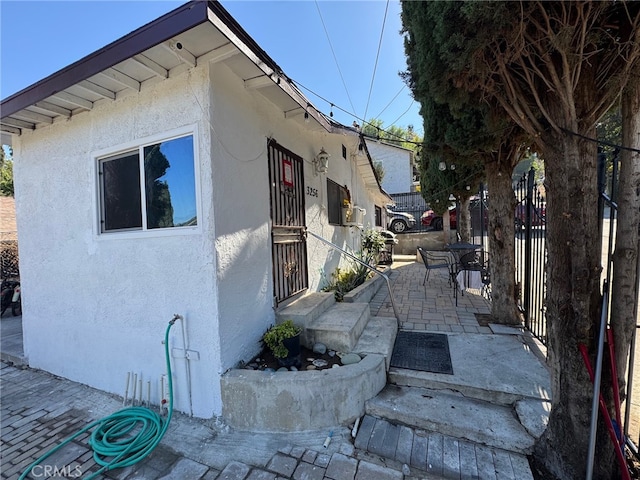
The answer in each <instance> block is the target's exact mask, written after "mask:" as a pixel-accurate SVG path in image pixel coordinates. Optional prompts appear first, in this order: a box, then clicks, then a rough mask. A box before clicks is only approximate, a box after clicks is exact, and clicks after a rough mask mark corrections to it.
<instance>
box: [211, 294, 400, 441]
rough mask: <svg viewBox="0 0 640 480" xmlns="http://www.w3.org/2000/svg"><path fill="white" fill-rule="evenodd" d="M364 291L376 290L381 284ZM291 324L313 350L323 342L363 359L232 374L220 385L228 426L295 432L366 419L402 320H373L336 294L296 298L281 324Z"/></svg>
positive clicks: (364, 310) (384, 377) (365, 307)
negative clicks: (319, 366) (300, 330)
mask: <svg viewBox="0 0 640 480" xmlns="http://www.w3.org/2000/svg"><path fill="white" fill-rule="evenodd" d="M365 286H366V287H367V288H372V289H377V288H379V286H380V282H371V283H370V284H369V285H365ZM360 295H364V297H365V298H366V297H367V296H368V295H369V294H367V293H366V292H364V293H363V292H362V291H360ZM287 319H291V320H293V322H294V323H295V324H296V325H299V326H301V327H303V328H304V331H303V333H302V335H301V341H302V344H303V345H304V346H306V347H307V348H312V347H313V345H314V344H315V343H316V342H321V343H323V344H325V345H326V346H327V347H328V348H330V349H333V350H336V351H338V352H342V353H358V354H359V355H360V356H361V357H363V358H362V360H361V361H360V362H358V363H355V364H352V365H344V366H342V367H340V368H329V369H323V370H318V371H295V372H292V371H286V372H271V373H269V372H263V371H254V370H244V369H231V370H229V371H228V372H226V373H225V374H224V375H223V376H222V379H221V382H220V385H221V393H222V405H223V411H222V417H223V419H224V421H225V423H226V424H227V425H229V426H231V427H233V428H237V429H239V430H252V431H270V432H292V431H304V430H310V429H320V428H332V427H335V426H336V425H346V424H349V423H352V422H353V421H355V419H356V418H358V417H361V416H362V415H363V414H364V411H365V402H366V401H367V400H369V399H371V398H373V397H375V395H377V394H378V393H379V392H380V391H381V390H382V389H383V388H384V386H385V385H386V382H387V371H388V369H389V363H390V361H391V354H392V352H393V345H394V343H395V338H396V334H397V331H398V326H397V320H396V319H395V318H385V317H373V318H371V311H370V307H369V304H368V303H358V302H354V303H347V302H342V303H336V302H335V300H334V296H333V294H332V293H312V294H309V295H305V296H304V297H301V298H299V299H297V300H296V301H294V302H292V303H291V304H289V305H287V306H286V307H284V308H282V309H281V310H280V311H279V312H278V313H277V321H278V322H282V321H284V320H287ZM274 405H278V406H279V407H280V408H278V409H275V408H274Z"/></svg>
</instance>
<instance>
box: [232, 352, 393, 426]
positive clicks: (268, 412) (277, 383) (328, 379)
mask: <svg viewBox="0 0 640 480" xmlns="http://www.w3.org/2000/svg"><path fill="white" fill-rule="evenodd" d="M386 381H387V375H386V370H385V361H384V357H383V356H382V355H367V356H366V357H365V358H363V359H362V361H361V362H359V363H356V364H353V365H345V366H342V367H339V368H330V369H325V370H318V371H300V372H262V371H257V370H239V369H234V370H230V371H228V372H227V373H225V374H224V375H223V376H222V379H221V390H222V405H223V407H222V417H223V420H224V422H225V423H226V424H227V425H229V426H230V427H233V428H236V429H238V430H250V431H266V432H295V431H303V430H314V429H322V428H331V427H335V426H338V425H345V424H348V423H350V422H352V421H354V420H355V419H356V418H358V417H360V416H362V415H363V414H364V406H365V402H366V401H367V400H369V399H370V398H373V397H375V396H376V395H377V394H378V393H379V392H380V391H381V390H382V389H383V388H384V386H385V384H386Z"/></svg>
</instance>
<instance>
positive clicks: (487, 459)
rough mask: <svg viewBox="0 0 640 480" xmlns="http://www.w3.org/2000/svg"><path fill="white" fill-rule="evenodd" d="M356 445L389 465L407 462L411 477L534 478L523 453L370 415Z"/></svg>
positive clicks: (531, 479)
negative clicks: (382, 458) (386, 460)
mask: <svg viewBox="0 0 640 480" xmlns="http://www.w3.org/2000/svg"><path fill="white" fill-rule="evenodd" d="M354 446H355V448H357V449H359V450H364V451H366V452H368V453H370V454H373V455H376V456H380V457H384V458H385V459H389V460H390V461H389V462H385V464H387V465H388V464H394V463H396V464H398V465H408V466H409V467H410V470H411V475H412V477H411V478H423V477H426V478H438V479H440V478H446V479H449V478H455V479H463V480H464V479H482V480H489V479H494V480H495V479H498V478H499V479H505V480H533V475H532V473H531V469H530V468H529V463H528V461H527V458H526V457H525V456H524V455H521V454H518V453H514V452H510V451H506V450H502V449H498V448H492V447H487V446H485V445H481V444H478V443H474V442H470V441H468V440H463V439H459V438H456V437H454V436H451V435H443V434H441V433H437V432H428V431H425V430H422V429H416V428H411V427H408V426H406V425H402V424H397V423H394V422H390V421H388V420H386V419H383V418H377V417H374V416H371V415H365V416H364V418H363V419H362V423H361V424H360V428H359V430H358V434H357V435H356V439H355V442H354ZM389 466H391V465H389ZM405 469H406V467H405ZM416 469H417V470H418V472H416V471H415V470H416ZM420 472H424V474H422V473H420Z"/></svg>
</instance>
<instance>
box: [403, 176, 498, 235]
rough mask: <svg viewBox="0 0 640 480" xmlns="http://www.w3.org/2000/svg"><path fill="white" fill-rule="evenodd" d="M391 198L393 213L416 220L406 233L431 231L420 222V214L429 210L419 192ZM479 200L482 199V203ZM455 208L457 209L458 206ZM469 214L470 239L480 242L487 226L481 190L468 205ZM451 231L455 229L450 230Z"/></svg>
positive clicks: (485, 209)
mask: <svg viewBox="0 0 640 480" xmlns="http://www.w3.org/2000/svg"><path fill="white" fill-rule="evenodd" d="M391 198H393V201H394V203H395V207H394V208H393V210H394V211H396V212H405V213H410V214H411V215H413V216H414V217H415V219H416V225H415V227H413V228H412V229H411V230H409V231H408V232H407V233H420V232H429V231H432V230H433V227H431V226H429V227H426V226H424V225H422V223H421V222H420V218H421V217H422V214H423V213H424V212H425V211H427V210H429V209H430V208H431V207H429V205H427V203H426V202H425V200H424V198H422V194H421V193H420V192H408V193H392V194H391ZM479 199H482V201H480V200H479ZM457 207H458V208H459V205H458V206H457ZM469 214H470V217H471V239H472V240H473V241H478V242H480V241H482V240H483V239H484V238H485V236H486V232H487V225H488V210H487V202H486V195H483V192H482V188H481V190H480V193H479V194H478V197H477V198H476V199H475V200H473V201H472V202H471V204H470V205H469ZM456 217H457V216H456ZM452 230H456V229H455V228H452Z"/></svg>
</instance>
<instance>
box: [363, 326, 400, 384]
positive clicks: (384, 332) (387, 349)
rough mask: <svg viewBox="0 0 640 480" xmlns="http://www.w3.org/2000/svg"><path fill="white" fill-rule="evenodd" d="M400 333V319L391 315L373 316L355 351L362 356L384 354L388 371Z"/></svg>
mask: <svg viewBox="0 0 640 480" xmlns="http://www.w3.org/2000/svg"><path fill="white" fill-rule="evenodd" d="M397 334H398V321H397V320H396V319H395V318H393V317H391V318H389V317H372V318H371V319H370V320H369V322H368V323H367V326H366V327H365V329H364V331H363V332H362V335H360V338H359V340H358V343H357V344H356V346H355V347H354V348H353V351H354V352H355V353H357V354H358V355H360V356H365V355H368V354H379V355H382V356H384V362H385V366H386V369H387V371H389V363H390V362H391V354H392V353H393V345H394V343H395V341H396V335H397Z"/></svg>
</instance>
